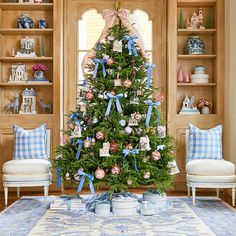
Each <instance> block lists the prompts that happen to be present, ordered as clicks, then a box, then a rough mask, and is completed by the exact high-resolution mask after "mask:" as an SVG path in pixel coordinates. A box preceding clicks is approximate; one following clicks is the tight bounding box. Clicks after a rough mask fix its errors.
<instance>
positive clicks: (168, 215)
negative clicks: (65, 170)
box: [0, 197, 236, 236]
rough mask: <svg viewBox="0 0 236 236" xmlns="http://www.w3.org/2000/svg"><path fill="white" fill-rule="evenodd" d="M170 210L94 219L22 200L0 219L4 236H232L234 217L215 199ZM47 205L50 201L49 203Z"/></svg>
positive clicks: (183, 201)
mask: <svg viewBox="0 0 236 236" xmlns="http://www.w3.org/2000/svg"><path fill="white" fill-rule="evenodd" d="M171 200H172V201H173V206H172V207H171V208H169V209H167V210H166V211H161V212H159V213H158V214H157V215H155V216H141V215H137V216H132V217H118V216H113V215H112V216H107V217H101V216H97V215H95V214H94V213H92V212H88V213H86V214H83V213H79V212H76V211H63V210H56V211H51V210H47V209H48V207H49V202H48V203H44V202H43V198H39V197H32V198H23V199H21V200H19V201H18V202H16V203H15V204H13V205H12V206H11V207H10V208H8V209H7V210H5V211H4V212H2V213H1V215H0V227H1V236H4V235H14V236H17V235H49V236H50V235H70V236H73V235H80V236H84V235H86V236H87V235H101V236H108V235H119V236H121V235H125V236H129V235H135V236H139V235H140V236H141V235H142V236H143V235H148V236H149V235H150V236H151V235H158V236H159V235H165V236H166V235H170V236H178V235H179V236H180V235H181V236H182V235H188V236H191V235H192V236H193V235H194V236H196V235H201V236H204V235H207V236H208V235H220V236H223V235H224V236H226V235H227V236H230V235H232V236H233V235H236V226H235V222H236V214H235V210H234V209H233V208H231V207H230V206H229V205H227V204H226V203H224V202H223V201H221V200H218V199H216V198H198V200H197V205H196V206H192V204H191V199H187V198H171ZM49 201H50V199H49Z"/></svg>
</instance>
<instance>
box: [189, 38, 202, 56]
mask: <svg viewBox="0 0 236 236" xmlns="http://www.w3.org/2000/svg"><path fill="white" fill-rule="evenodd" d="M185 52H186V53H187V54H204V53H205V46H204V42H203V41H202V40H201V39H200V38H199V36H191V37H190V38H189V40H188V41H187V43H186V48H185Z"/></svg>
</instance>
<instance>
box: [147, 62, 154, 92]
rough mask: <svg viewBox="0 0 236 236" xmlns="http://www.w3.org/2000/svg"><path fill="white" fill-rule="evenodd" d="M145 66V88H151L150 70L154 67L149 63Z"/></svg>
mask: <svg viewBox="0 0 236 236" xmlns="http://www.w3.org/2000/svg"><path fill="white" fill-rule="evenodd" d="M145 66H146V67H147V82H146V85H147V88H150V87H151V77H152V69H153V68H155V67H156V65H155V64H151V63H146V64H145Z"/></svg>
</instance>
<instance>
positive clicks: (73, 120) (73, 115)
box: [67, 112, 79, 125]
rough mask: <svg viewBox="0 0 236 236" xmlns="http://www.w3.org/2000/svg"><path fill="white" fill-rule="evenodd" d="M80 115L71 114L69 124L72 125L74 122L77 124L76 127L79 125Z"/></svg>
mask: <svg viewBox="0 0 236 236" xmlns="http://www.w3.org/2000/svg"><path fill="white" fill-rule="evenodd" d="M78 118H79V113H77V112H76V113H71V114H70V115H69V121H68V122H67V123H68V124H70V123H72V122H74V123H75V125H79V119H78Z"/></svg>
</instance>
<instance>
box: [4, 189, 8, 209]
mask: <svg viewBox="0 0 236 236" xmlns="http://www.w3.org/2000/svg"><path fill="white" fill-rule="evenodd" d="M4 198H5V206H7V199H8V187H4Z"/></svg>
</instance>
